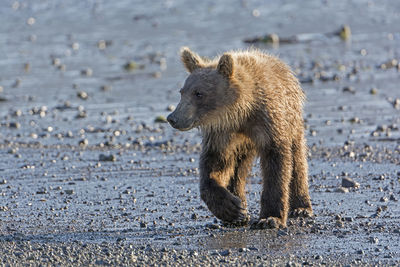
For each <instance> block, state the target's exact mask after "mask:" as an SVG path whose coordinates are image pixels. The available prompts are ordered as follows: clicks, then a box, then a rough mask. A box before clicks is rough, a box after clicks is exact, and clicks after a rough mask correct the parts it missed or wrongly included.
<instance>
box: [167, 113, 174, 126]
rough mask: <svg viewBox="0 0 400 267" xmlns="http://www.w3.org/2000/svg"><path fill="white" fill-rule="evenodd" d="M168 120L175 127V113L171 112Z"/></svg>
mask: <svg viewBox="0 0 400 267" xmlns="http://www.w3.org/2000/svg"><path fill="white" fill-rule="evenodd" d="M167 121H168V122H169V124H171V126H172V127H174V128H175V125H176V118H175V117H174V114H173V113H171V114H169V115H168V117H167Z"/></svg>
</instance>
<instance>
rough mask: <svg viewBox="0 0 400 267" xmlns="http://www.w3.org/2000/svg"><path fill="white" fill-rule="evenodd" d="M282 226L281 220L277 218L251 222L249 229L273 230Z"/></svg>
mask: <svg viewBox="0 0 400 267" xmlns="http://www.w3.org/2000/svg"><path fill="white" fill-rule="evenodd" d="M283 226H284V225H283V224H282V222H281V219H279V218H277V217H268V218H266V219H259V220H256V221H254V222H252V223H251V226H250V229H275V228H279V227H283Z"/></svg>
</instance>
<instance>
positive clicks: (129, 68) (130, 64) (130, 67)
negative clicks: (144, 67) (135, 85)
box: [124, 60, 138, 71]
mask: <svg viewBox="0 0 400 267" xmlns="http://www.w3.org/2000/svg"><path fill="white" fill-rule="evenodd" d="M137 68H138V65H137V64H136V62H135V61H133V60H131V61H129V62H127V63H126V64H125V65H124V69H125V70H127V71H133V70H135V69H137Z"/></svg>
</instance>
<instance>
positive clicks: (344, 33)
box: [339, 25, 351, 41]
mask: <svg viewBox="0 0 400 267" xmlns="http://www.w3.org/2000/svg"><path fill="white" fill-rule="evenodd" d="M339 36H340V38H341V39H342V40H344V41H348V40H350V39H351V29H350V26H349V25H343V26H342V28H341V29H340V31H339Z"/></svg>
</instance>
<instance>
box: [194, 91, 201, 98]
mask: <svg viewBox="0 0 400 267" xmlns="http://www.w3.org/2000/svg"><path fill="white" fill-rule="evenodd" d="M194 95H195V96H196V97H197V98H200V97H202V96H203V94H202V93H200V92H195V93H194Z"/></svg>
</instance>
